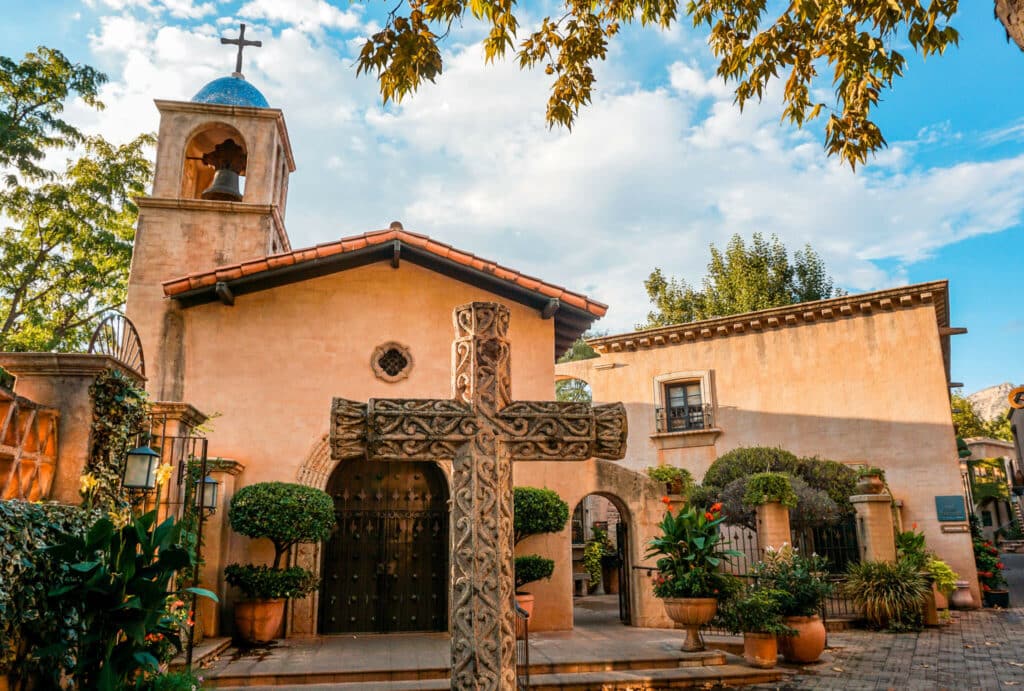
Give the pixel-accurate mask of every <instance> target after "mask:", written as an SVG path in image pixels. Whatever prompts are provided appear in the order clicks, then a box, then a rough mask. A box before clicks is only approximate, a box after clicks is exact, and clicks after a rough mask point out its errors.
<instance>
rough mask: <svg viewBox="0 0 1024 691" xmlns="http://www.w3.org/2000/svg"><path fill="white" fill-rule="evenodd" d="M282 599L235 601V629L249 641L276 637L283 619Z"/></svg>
mask: <svg viewBox="0 0 1024 691" xmlns="http://www.w3.org/2000/svg"><path fill="white" fill-rule="evenodd" d="M284 602H285V601H284V600H283V599H277V600H247V601H243V602H236V603H235V631H236V633H237V634H238V636H239V637H240V638H242V639H243V640H246V641H249V642H250V643H267V642H268V641H272V640H274V639H275V638H276V637H277V632H278V631H279V630H280V629H281V623H282V622H283V621H284Z"/></svg>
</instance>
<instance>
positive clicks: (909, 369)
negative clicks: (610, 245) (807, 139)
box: [557, 303, 980, 601]
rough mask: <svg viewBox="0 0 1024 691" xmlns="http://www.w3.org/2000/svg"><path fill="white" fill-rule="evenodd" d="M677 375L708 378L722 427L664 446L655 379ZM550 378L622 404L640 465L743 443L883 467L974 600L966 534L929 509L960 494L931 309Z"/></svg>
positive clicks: (628, 462) (583, 366)
mask: <svg viewBox="0 0 1024 691" xmlns="http://www.w3.org/2000/svg"><path fill="white" fill-rule="evenodd" d="M680 371H687V372H705V373H706V376H707V377H708V380H709V382H710V393H711V395H712V397H713V400H714V414H715V426H716V427H717V428H719V429H721V433H720V434H717V435H714V434H705V435H703V440H704V441H703V443H702V445H700V446H691V447H689V448H674V449H660V448H658V445H657V444H656V441H655V438H652V435H653V434H654V433H655V393H654V390H655V384H654V381H655V377H658V376H659V375H664V374H667V373H671V372H680ZM557 373H558V375H559V376H568V377H575V378H579V379H583V380H584V381H586V382H588V383H589V384H590V386H591V388H592V391H593V396H594V401H595V402H603V401H618V400H621V401H623V402H624V403H625V404H626V408H627V411H628V415H629V444H628V451H627V456H626V458H625V459H624V460H623V461H622V463H623V464H624V465H625V466H627V467H629V468H633V469H635V470H640V471H642V470H643V469H644V468H646V467H647V466H651V465H657V464H658V463H667V464H672V465H678V466H681V467H684V468H687V469H689V470H690V471H691V472H692V473H693V475H694V477H695V478H696V479H697V480H698V481H699V480H700V479H701V478H702V477H703V475H704V472H705V471H706V470H707V468H708V466H709V465H710V464H711V463H712V462H713V461H714V459H715V458H717V457H718V456H720V455H721V454H723V453H725V452H726V451H729V450H731V449H735V448H737V447H742V446H781V447H783V448H785V449H788V450H790V451H792V452H793V453H796V454H798V455H805V456H814V455H817V456H821V457H823V458H829V459H833V460H836V461H841V462H849V463H869V464H872V465H878V466H881V467H883V468H885V470H886V474H887V479H888V481H889V485H890V487H891V488H892V490H893V492H894V494H895V496H896V498H897V499H901V500H902V501H903V523H904V525H905V526H908V527H909V526H910V525H911V524H912V523H917V524H918V526H919V528H921V529H922V530H924V532H925V534H926V536H927V542H928V546H929V547H930V548H931V549H933V550H935V551H936V552H937V553H938V554H939V555H940V556H941V557H942V558H944V559H946V560H947V561H949V562H950V563H951V565H952V566H953V568H954V569H955V570H956V571H957V572H958V573H960V574H961V576H962V577H963V578H965V579H968V580H970V581H971V582H972V587H974V588H975V591H974V595H975V597H976V598H977V597H978V593H977V591H976V585H973V584H975V583H976V579H975V569H974V562H973V558H972V555H971V549H970V541H969V537H968V536H967V535H966V534H964V533H944V532H942V529H941V526H940V524H939V522H938V520H937V517H936V513H935V502H934V497H935V496H936V495H954V494H961V493H962V484H961V480H960V474H959V468H958V458H957V453H956V443H955V438H954V435H953V427H952V422H951V419H950V412H949V399H948V389H947V382H946V376H945V369H944V365H943V361H942V352H941V348H940V338H939V334H938V325H937V320H936V313H935V308H934V307H933V306H932V304H929V303H924V304H916V305H914V306H912V307H901V308H899V309H893V310H888V311H886V310H881V311H879V310H876V311H875V312H873V313H872V314H870V315H866V314H858V315H854V316H848V317H843V318H838V319H830V320H822V321H816V322H812V323H799V324H797V325H794V326H783V327H781V328H775V329H765V330H761V331H752V330H747V331H745V332H743V333H728V334H727V335H718V334H715V335H713V336H711V337H701V338H697V339H696V340H692V341H684V342H681V343H678V344H674V345H673V344H666V345H664V346H660V347H650V348H645V349H636V350H623V351H622V352H609V353H606V354H604V355H602V356H601V357H599V358H596V359H592V360H584V361H578V362H573V363H566V364H561V365H558V367H557ZM689 439H690V441H689V442H687V443H695V440H696V439H697V437H689ZM979 601H980V600H979Z"/></svg>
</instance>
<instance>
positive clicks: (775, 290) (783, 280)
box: [637, 233, 843, 328]
mask: <svg viewBox="0 0 1024 691" xmlns="http://www.w3.org/2000/svg"><path fill="white" fill-rule="evenodd" d="M707 271H708V273H707V275H706V276H705V277H704V280H703V282H702V287H701V289H700V290H698V289H697V288H694V287H693V286H691V285H690V284H689V283H687V282H686V281H685V280H683V279H677V278H674V277H668V278H666V276H665V274H664V273H663V272H662V270H661V269H655V270H654V271H653V272H651V275H650V276H648V277H647V280H646V281H644V287H645V288H646V289H647V296H648V297H649V298H650V300H651V302H652V303H653V304H654V308H655V309H654V310H653V311H651V312H648V313H647V323H646V324H642V325H638V327H637V328H651V327H655V326H668V325H669V324H681V323H685V322H691V321H696V320H698V319H711V318H714V317H723V316H726V315H729V314H742V313H744V312H754V311H757V310H762V309H767V308H769V307H779V306H781V305H791V304H794V303H797V302H807V301H810V300H823V299H825V298H830V297H835V296H837V295H842V294H843V292H842V291H841V290H840V289H838V288H836V287H834V285H833V283H832V279H831V278H830V277H829V275H828V273H827V272H826V270H825V263H824V262H823V261H822V260H821V257H819V256H818V255H817V253H816V252H815V251H814V250H813V249H812V248H811V246H810V245H806V246H805V247H804V248H803V249H802V250H797V251H796V252H794V253H793V259H792V261H790V259H789V254H788V253H787V252H786V248H785V246H784V245H783V244H782V242H780V241H779V238H778V237H777V236H775V235H772V236H771V240H766V239H765V238H764V237H763V236H762V235H761V234H760V233H754V235H753V237H752V238H751V242H750V246H749V247H748V246H747V244H746V243H745V242H744V241H743V238H741V237H740V236H739V235H733V236H732V239H731V240H729V244H728V245H726V248H725V251H724V252H723V251H721V250H719V249H718V248H717V247H715V245H714V244H712V245H711V261H709V262H708V266H707Z"/></svg>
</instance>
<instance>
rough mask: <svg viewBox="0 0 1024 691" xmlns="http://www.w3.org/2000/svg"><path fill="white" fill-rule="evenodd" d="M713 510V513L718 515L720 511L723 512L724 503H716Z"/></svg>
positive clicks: (712, 507) (712, 506)
mask: <svg viewBox="0 0 1024 691" xmlns="http://www.w3.org/2000/svg"><path fill="white" fill-rule="evenodd" d="M711 510H712V511H713V512H715V513H718V512H719V511H721V510H722V502H720V501H716V502H715V503H714V504H712V505H711Z"/></svg>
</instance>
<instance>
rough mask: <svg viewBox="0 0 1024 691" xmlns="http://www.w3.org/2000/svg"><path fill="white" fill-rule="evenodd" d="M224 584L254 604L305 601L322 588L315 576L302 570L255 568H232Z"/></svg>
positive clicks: (242, 566) (250, 566)
mask: <svg viewBox="0 0 1024 691" xmlns="http://www.w3.org/2000/svg"><path fill="white" fill-rule="evenodd" d="M224 580H226V581H227V582H228V584H229V585H233V586H235V587H237V588H238V589H239V590H241V591H242V593H243V594H244V595H245V596H246V597H247V598H249V599H250V600H273V599H277V598H282V597H283V598H290V597H305V596H306V595H309V594H310V593H311V592H313V591H314V590H316V589H317V586H318V585H319V582H318V581H317V579H316V577H315V576H314V575H313V574H312V572H310V571H308V570H307V569H304V568H302V567H300V566H292V567H291V568H287V569H274V568H271V567H269V566H255V565H253V564H231V565H230V566H228V567H227V568H225V569H224Z"/></svg>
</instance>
